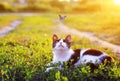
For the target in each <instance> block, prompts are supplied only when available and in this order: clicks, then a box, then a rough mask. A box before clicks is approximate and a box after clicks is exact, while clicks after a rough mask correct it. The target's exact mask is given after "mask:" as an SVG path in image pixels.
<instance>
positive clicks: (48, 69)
mask: <svg viewBox="0 0 120 81" xmlns="http://www.w3.org/2000/svg"><path fill="white" fill-rule="evenodd" d="M51 69H53V67H49V68H47V69H46V70H45V73H48V72H49V71H50V70H51Z"/></svg>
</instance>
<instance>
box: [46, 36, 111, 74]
mask: <svg viewBox="0 0 120 81" xmlns="http://www.w3.org/2000/svg"><path fill="white" fill-rule="evenodd" d="M52 47H53V59H52V63H53V64H54V63H59V62H60V63H61V64H63V63H64V62H68V64H67V65H68V67H70V66H72V65H74V66H76V67H77V66H79V65H80V64H86V65H89V66H90V67H91V68H92V69H95V68H97V67H98V66H97V65H99V64H101V63H103V64H104V61H105V60H106V61H107V62H106V65H107V64H108V63H111V62H112V60H113V58H112V57H111V56H109V55H107V54H106V53H104V52H102V51H99V50H96V49H91V48H89V49H75V50H72V49H71V48H70V47H71V35H67V36H66V38H65V39H58V36H57V35H55V34H54V35H53V44H52ZM71 60H72V61H71ZM53 68H54V67H49V68H47V69H46V71H45V72H49V71H50V70H51V69H53ZM57 68H58V69H60V70H63V69H64V68H62V66H59V67H57Z"/></svg>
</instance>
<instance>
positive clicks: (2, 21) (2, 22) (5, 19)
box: [0, 15, 20, 29]
mask: <svg viewBox="0 0 120 81" xmlns="http://www.w3.org/2000/svg"><path fill="white" fill-rule="evenodd" d="M19 18H20V17H18V16H14V15H13V16H12V17H11V16H9V15H1V16H0V29H2V28H3V27H5V26H8V25H10V23H11V22H13V21H14V20H16V19H19Z"/></svg>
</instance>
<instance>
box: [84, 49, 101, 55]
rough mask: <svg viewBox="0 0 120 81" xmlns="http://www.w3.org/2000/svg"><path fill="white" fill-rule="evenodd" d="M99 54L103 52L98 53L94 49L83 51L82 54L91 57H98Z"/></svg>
mask: <svg viewBox="0 0 120 81" xmlns="http://www.w3.org/2000/svg"><path fill="white" fill-rule="evenodd" d="M101 54H103V52H101V51H99V50H95V49H88V50H87V51H85V52H84V53H83V56H84V55H92V56H100V55H101Z"/></svg>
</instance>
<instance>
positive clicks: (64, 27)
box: [54, 20, 120, 57]
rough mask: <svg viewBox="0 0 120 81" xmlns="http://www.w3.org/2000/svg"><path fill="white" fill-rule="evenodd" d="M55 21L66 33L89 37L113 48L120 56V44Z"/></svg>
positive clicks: (101, 44)
mask: <svg viewBox="0 0 120 81" xmlns="http://www.w3.org/2000/svg"><path fill="white" fill-rule="evenodd" d="M54 22H55V23H57V24H58V28H57V29H58V30H59V32H61V33H66V34H74V35H78V36H80V37H85V38H88V39H89V40H90V41H92V42H95V43H97V44H99V45H100V46H103V47H107V48H110V49H112V50H113V52H114V53H117V54H118V56H119V57H120V46H118V45H114V44H112V43H109V42H107V41H103V40H101V39H99V38H97V37H96V36H94V35H93V34H92V33H89V32H81V31H78V30H76V29H74V28H70V27H68V26H66V25H65V24H63V23H62V22H60V21H58V20H55V21H54Z"/></svg>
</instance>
